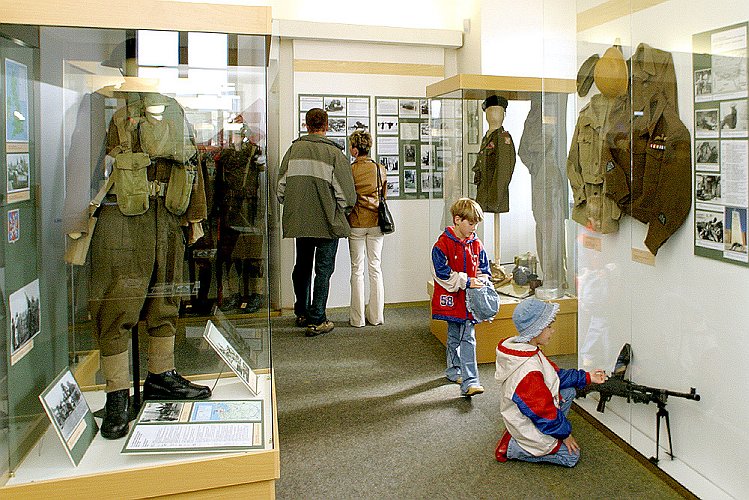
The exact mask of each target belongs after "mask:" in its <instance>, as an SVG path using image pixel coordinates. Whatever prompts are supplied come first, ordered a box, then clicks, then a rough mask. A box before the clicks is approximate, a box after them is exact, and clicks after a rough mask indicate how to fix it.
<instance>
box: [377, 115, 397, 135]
mask: <svg viewBox="0 0 749 500" xmlns="http://www.w3.org/2000/svg"><path fill="white" fill-rule="evenodd" d="M377 133H378V134H383V135H398V117H397V116H378V117H377Z"/></svg>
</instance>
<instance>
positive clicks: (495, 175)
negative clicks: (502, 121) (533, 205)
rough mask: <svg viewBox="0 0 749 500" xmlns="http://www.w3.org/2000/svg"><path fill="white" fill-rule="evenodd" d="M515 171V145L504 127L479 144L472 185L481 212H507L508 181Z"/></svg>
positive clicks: (485, 137)
mask: <svg viewBox="0 0 749 500" xmlns="http://www.w3.org/2000/svg"><path fill="white" fill-rule="evenodd" d="M514 171H515V143H514V142H513V141H512V136H511V135H510V133H509V132H507V131H506V130H505V129H504V127H499V128H498V129H496V130H493V131H491V132H489V133H488V134H486V135H485V136H484V138H483V140H482V141H481V149H479V153H478V157H477V159H476V164H475V165H474V166H473V172H474V177H473V183H474V184H476V186H477V188H476V201H477V202H478V204H479V205H481V208H482V210H484V212H496V213H503V212H509V211H510V189H509V188H510V181H511V180H512V173H513V172H514Z"/></svg>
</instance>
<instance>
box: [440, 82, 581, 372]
mask: <svg viewBox="0 0 749 500" xmlns="http://www.w3.org/2000/svg"><path fill="white" fill-rule="evenodd" d="M574 89H575V82H574V81H573V80H564V79H543V80H542V79H540V78H521V77H502V76H487V75H469V74H459V75H456V76H453V77H451V78H448V79H445V80H443V81H441V82H437V83H435V84H432V85H430V86H428V87H427V97H428V98H429V106H430V117H431V123H430V128H431V135H430V143H431V144H432V147H433V148H434V151H435V154H436V162H435V170H436V171H437V172H439V173H440V175H441V176H442V178H443V180H444V182H443V189H442V192H441V193H439V194H440V195H442V196H433V197H432V198H431V201H430V214H429V217H430V227H431V228H432V232H433V233H434V234H439V232H440V231H441V230H442V229H444V227H445V226H447V225H452V216H451V214H450V207H451V205H452V204H453V203H454V202H455V201H456V200H457V199H459V198H461V197H469V198H473V199H475V200H476V201H477V202H478V203H479V205H481V208H482V210H483V211H484V221H483V222H482V223H481V224H479V226H478V228H477V234H478V235H479V237H480V238H481V240H482V242H483V244H484V248H485V250H486V252H487V255H488V257H489V259H490V261H491V270H492V274H493V280H494V284H495V288H496V289H497V291H498V292H499V293H500V295H501V298H502V300H503V303H507V304H508V305H507V306H506V307H501V308H500V313H499V315H498V317H497V321H494V322H493V323H491V324H490V325H487V324H479V325H477V328H476V337H477V357H478V360H479V362H492V361H493V360H494V348H495V347H496V344H497V340H499V339H500V338H504V337H503V335H504V336H505V337H506V336H509V335H511V334H512V328H513V327H512V323H511V320H510V317H511V314H512V310H513V309H514V305H515V304H516V303H517V302H518V300H519V299H522V298H524V297H527V296H529V295H531V294H535V295H536V296H537V297H539V298H543V299H547V300H549V299H551V300H558V301H560V303H561V304H562V309H561V311H562V314H561V316H560V320H558V321H557V323H558V327H557V330H558V331H562V332H563V333H562V334H561V335H557V336H556V338H555V339H554V340H553V345H549V346H547V348H546V351H547V352H548V353H552V354H572V353H574V352H576V314H577V307H576V299H575V298H574V296H575V289H574V279H572V276H573V274H572V273H573V271H574V269H568V264H567V263H568V262H569V263H572V262H574V258H572V256H571V255H570V254H569V252H568V248H571V247H570V246H568V244H567V239H566V228H567V225H568V223H569V202H568V198H569V191H568V184H567V181H566V174H565V162H566V157H567V151H566V149H567V132H566V127H567V101H568V98H569V95H570V93H572V92H574ZM443 326H444V325H442V322H439V321H433V324H432V330H433V332H435V334H437V335H438V337H439V336H441V335H442V334H441V333H438V332H441V330H442V329H443ZM505 334H507V335H505Z"/></svg>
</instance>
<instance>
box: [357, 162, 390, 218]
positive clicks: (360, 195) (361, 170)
mask: <svg viewBox="0 0 749 500" xmlns="http://www.w3.org/2000/svg"><path fill="white" fill-rule="evenodd" d="M375 167H377V168H379V169H380V179H381V180H382V186H380V189H381V190H382V195H383V196H385V195H386V193H387V177H386V175H387V172H386V171H385V167H383V166H382V165H380V164H379V163H375V162H374V161H373V160H372V159H371V158H369V157H368V156H359V157H358V158H356V160H354V163H352V164H351V172H352V174H353V176H354V186H355V188H356V204H355V205H354V209H353V210H352V211H351V213H350V214H349V216H348V221H349V224H350V225H351V227H375V226H377V209H378V207H379V206H380V200H379V196H378V189H377V170H376V168H375Z"/></svg>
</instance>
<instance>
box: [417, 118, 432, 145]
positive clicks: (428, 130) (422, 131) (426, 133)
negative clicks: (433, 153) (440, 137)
mask: <svg viewBox="0 0 749 500" xmlns="http://www.w3.org/2000/svg"><path fill="white" fill-rule="evenodd" d="M431 135H432V127H431V126H430V125H429V122H428V121H426V122H421V123H419V137H420V139H421V142H429V138H430V137H431Z"/></svg>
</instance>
